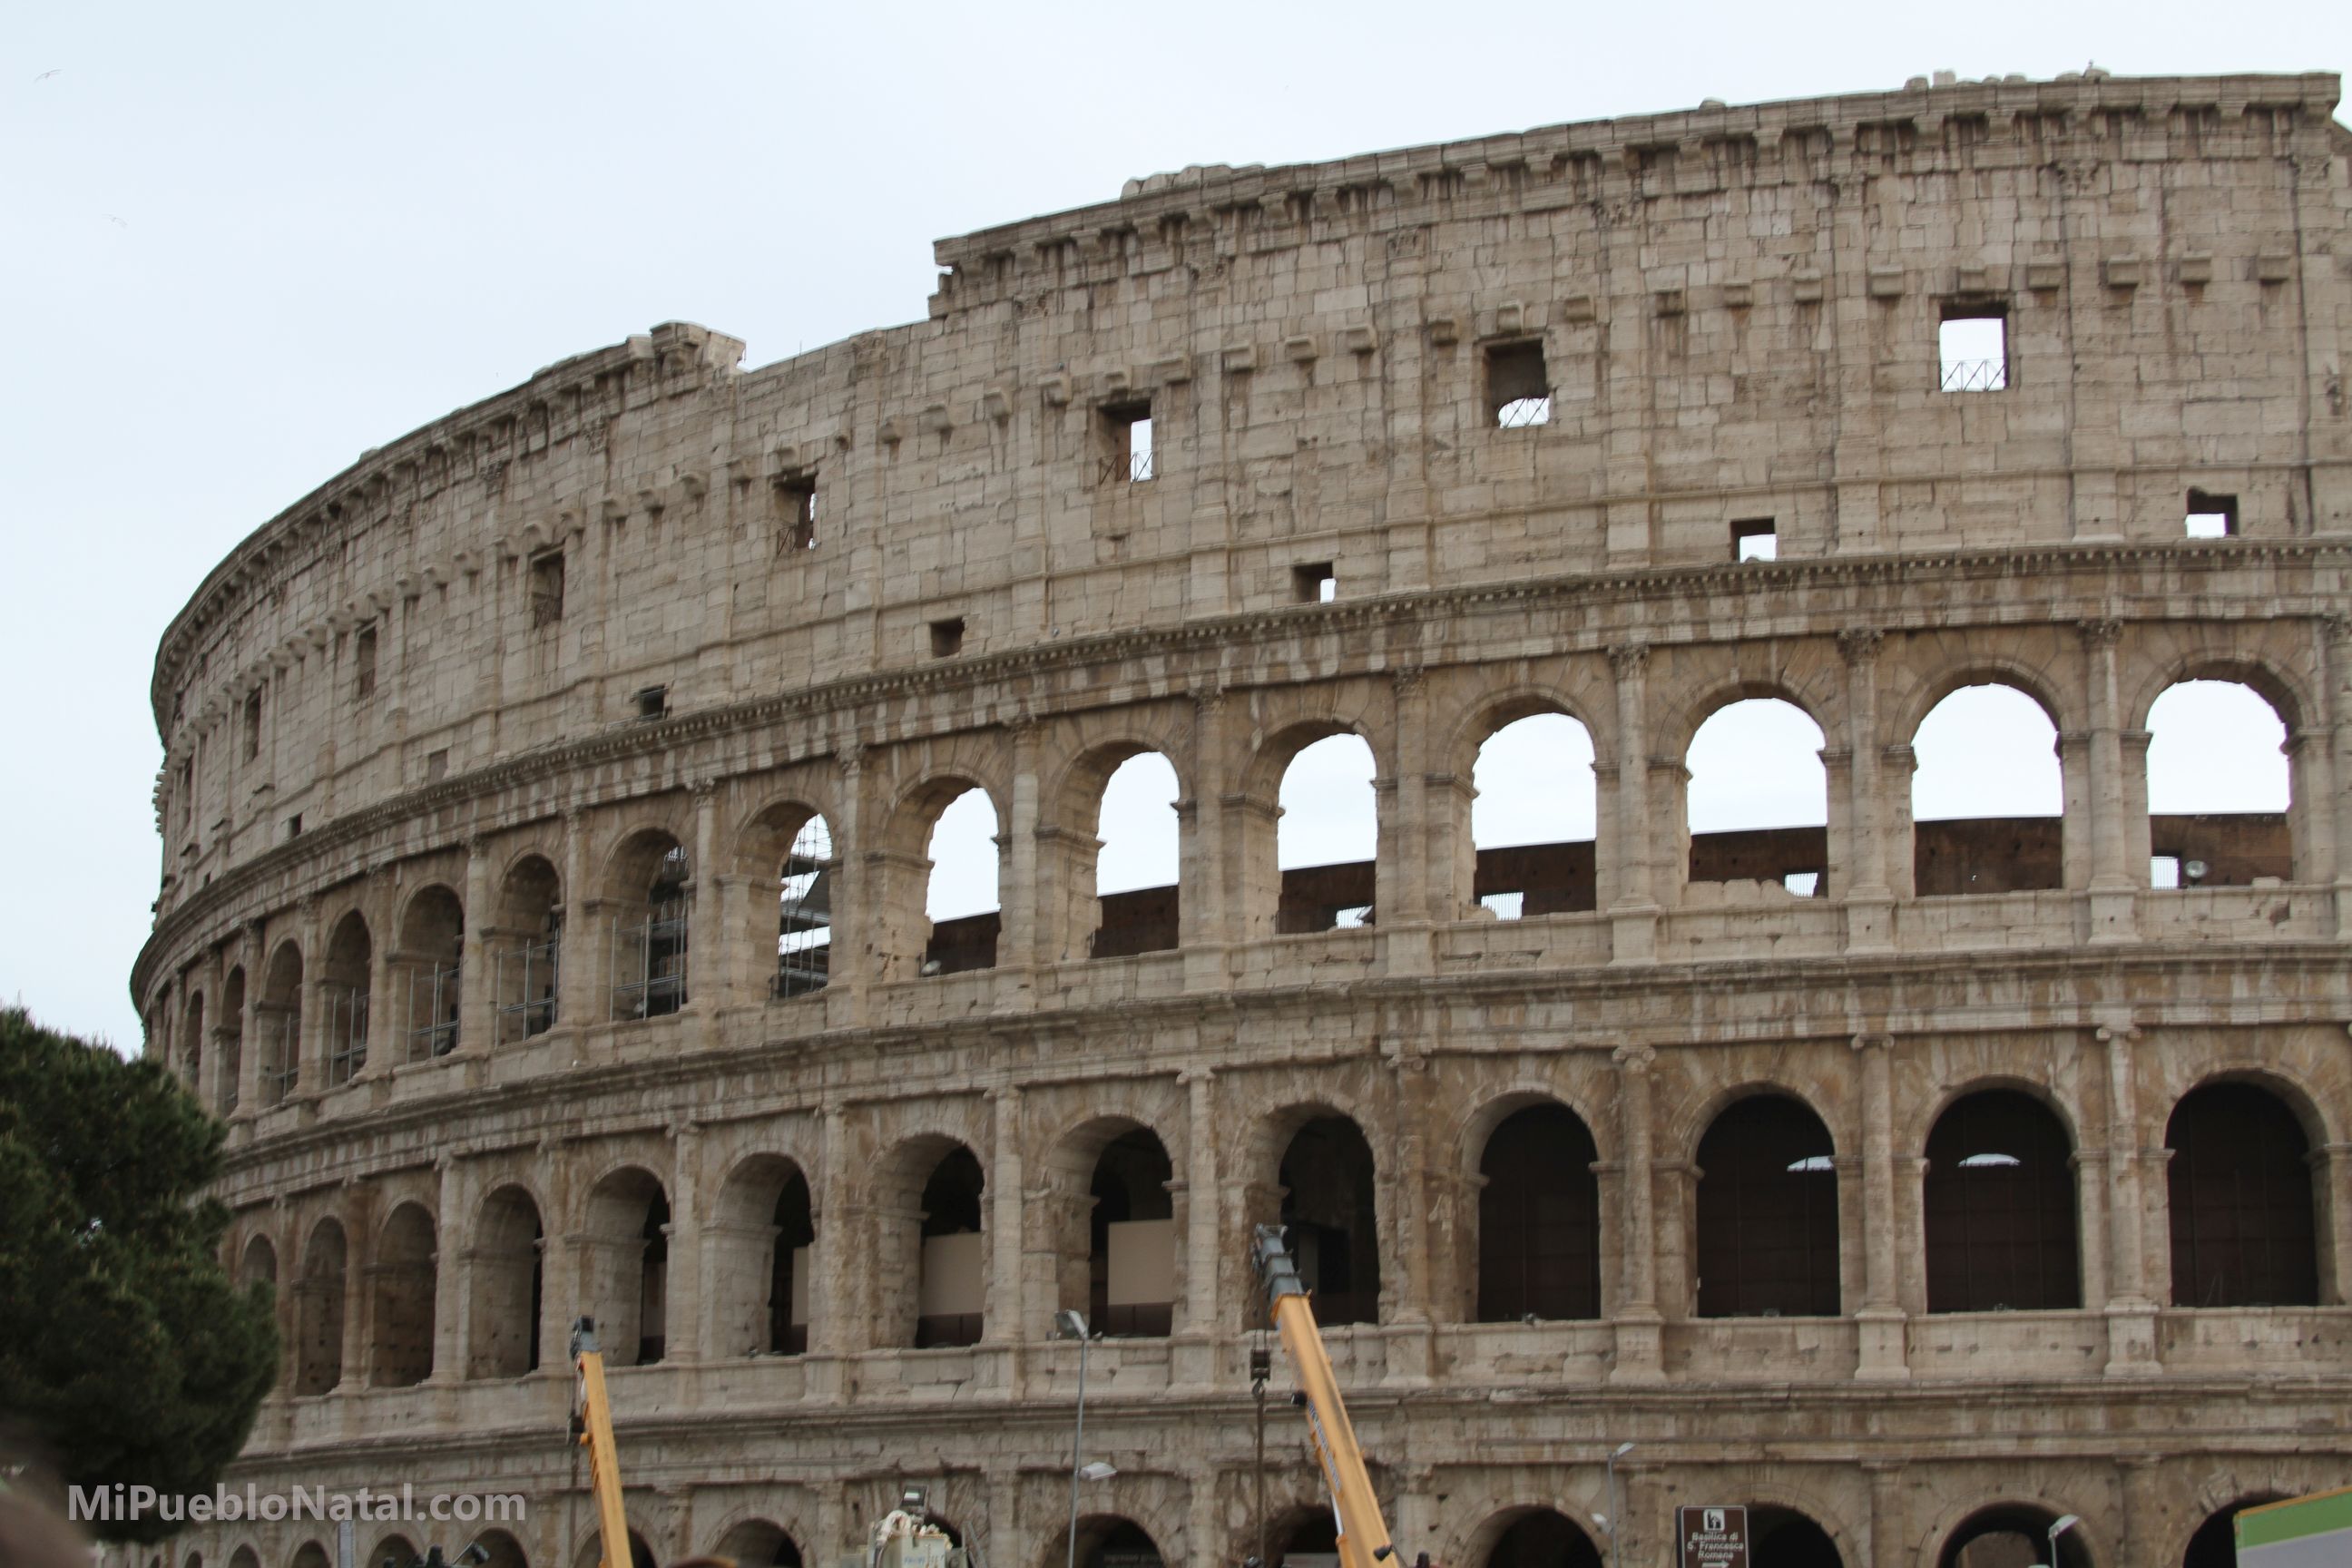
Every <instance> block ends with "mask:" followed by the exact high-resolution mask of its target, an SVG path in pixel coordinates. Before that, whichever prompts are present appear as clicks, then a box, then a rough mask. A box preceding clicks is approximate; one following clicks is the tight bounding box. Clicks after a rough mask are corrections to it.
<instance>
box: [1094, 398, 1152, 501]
mask: <svg viewBox="0 0 2352 1568" xmlns="http://www.w3.org/2000/svg"><path fill="white" fill-rule="evenodd" d="M1102 435H1103V457H1102V478H1103V480H1104V482H1105V483H1107V484H1115V485H1125V484H1138V485H1139V484H1142V483H1144V482H1145V481H1146V480H1148V479H1150V478H1152V476H1153V475H1154V474H1155V473H1156V472H1157V471H1158V468H1157V465H1156V463H1155V461H1154V458H1153V454H1152V446H1151V401H1150V399H1149V398H1146V399H1144V400H1143V401H1142V402H1140V403H1114V404H1111V405H1108V406H1106V407H1105V408H1104V409H1103V411H1102Z"/></svg>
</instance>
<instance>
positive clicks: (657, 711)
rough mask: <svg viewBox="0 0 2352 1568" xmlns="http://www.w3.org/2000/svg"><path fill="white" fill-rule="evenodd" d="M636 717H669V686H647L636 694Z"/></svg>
mask: <svg viewBox="0 0 2352 1568" xmlns="http://www.w3.org/2000/svg"><path fill="white" fill-rule="evenodd" d="M635 700H636V704H637V717H638V718H640V719H666V718H667V717H669V688H668V687H667V686H648V687H646V689H644V690H643V691H640V692H638V693H637V695H636V699H635Z"/></svg>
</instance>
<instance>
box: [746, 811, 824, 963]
mask: <svg viewBox="0 0 2352 1568" xmlns="http://www.w3.org/2000/svg"><path fill="white" fill-rule="evenodd" d="M729 859H730V864H731V866H732V873H731V874H732V876H733V877H734V878H735V879H737V882H738V885H740V887H741V889H743V898H742V900H741V911H742V912H741V913H740V916H738V917H735V918H734V919H733V920H731V921H730V924H738V925H740V930H739V931H738V932H737V934H736V935H735V936H733V937H732V938H730V948H734V947H737V946H740V949H741V951H743V952H749V953H751V954H753V955H754V960H753V963H754V966H755V967H754V972H753V973H752V974H751V976H749V979H750V980H751V984H753V985H756V986H758V987H759V988H761V990H764V991H765V993H766V994H767V995H768V996H770V997H771V998H773V999H776V1000H789V999H790V998H792V997H794V996H806V995H810V994H814V993H815V992H818V991H822V990H824V987H825V985H826V984H828V983H829V982H830V981H831V979H832V977H833V911H834V899H835V893H836V891H837V889H838V887H839V884H840V848H839V846H837V845H836V844H835V842H834V836H833V824H832V822H831V820H830V819H828V818H827V817H826V816H825V815H824V812H823V811H822V810H820V809H819V808H818V807H816V806H814V805H811V804H809V803H808V802H807V801H805V800H802V799H797V798H792V797H785V798H782V799H777V800H772V801H770V802H769V803H767V804H766V805H763V806H761V808H760V809H759V810H758V811H757V812H755V813H753V814H752V815H751V816H749V817H748V818H746V819H745V821H744V823H743V825H742V826H741V827H740V828H739V829H738V830H737V832H736V834H735V838H734V849H733V852H732V853H731V855H730V857H729ZM742 989H744V990H745V991H749V990H750V989H751V986H749V985H747V986H745V987H742Z"/></svg>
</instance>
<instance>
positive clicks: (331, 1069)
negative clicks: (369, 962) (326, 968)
mask: <svg viewBox="0 0 2352 1568" xmlns="http://www.w3.org/2000/svg"><path fill="white" fill-rule="evenodd" d="M319 1011H320V1014H321V1015H322V1016H323V1019H324V1021H325V1023H326V1026H327V1083H328V1086H329V1087H330V1088H331V1087H333V1086H335V1085H337V1084H345V1083H349V1082H351V1081H352V1079H354V1078H357V1077H358V1076H359V1074H360V1070H361V1069H362V1068H365V1067H366V1066H367V1047H368V994H367V993H366V992H364V991H362V990H361V989H359V988H358V987H357V986H352V985H326V986H321V987H320V994H319Z"/></svg>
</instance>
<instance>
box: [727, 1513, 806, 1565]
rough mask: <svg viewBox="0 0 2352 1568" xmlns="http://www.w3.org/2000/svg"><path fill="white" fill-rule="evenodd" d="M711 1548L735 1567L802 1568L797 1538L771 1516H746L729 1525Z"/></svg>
mask: <svg viewBox="0 0 2352 1568" xmlns="http://www.w3.org/2000/svg"><path fill="white" fill-rule="evenodd" d="M711 1552H712V1554H713V1555H715V1556H719V1557H723V1558H726V1559H727V1560H728V1561H729V1562H730V1563H735V1564H736V1565H737V1568H803V1558H802V1555H801V1546H800V1542H798V1541H796V1540H794V1539H793V1532H792V1531H789V1530H787V1529H785V1528H784V1527H783V1526H782V1525H781V1524H777V1523H775V1522H774V1521H771V1520H765V1519H747V1520H743V1521H740V1522H738V1523H735V1524H732V1525H730V1526H729V1527H728V1529H727V1531H726V1532H725V1533H724V1534H722V1535H720V1536H719V1542H718V1544H717V1545H715V1546H713V1547H712V1548H711Z"/></svg>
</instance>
